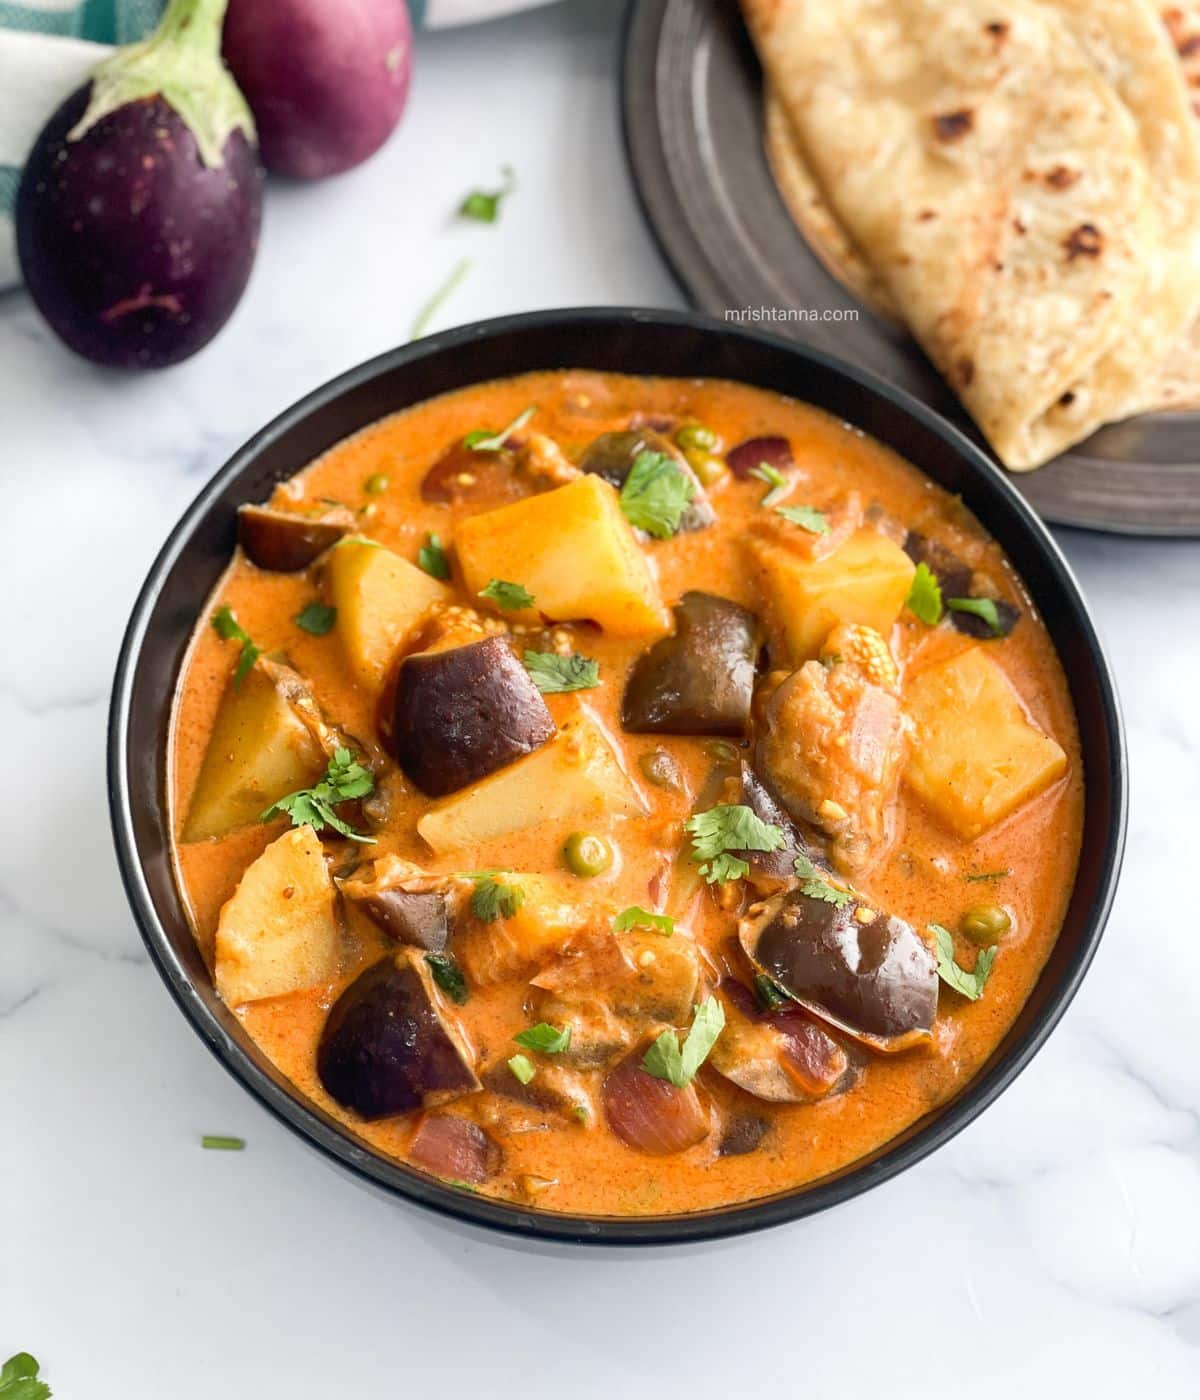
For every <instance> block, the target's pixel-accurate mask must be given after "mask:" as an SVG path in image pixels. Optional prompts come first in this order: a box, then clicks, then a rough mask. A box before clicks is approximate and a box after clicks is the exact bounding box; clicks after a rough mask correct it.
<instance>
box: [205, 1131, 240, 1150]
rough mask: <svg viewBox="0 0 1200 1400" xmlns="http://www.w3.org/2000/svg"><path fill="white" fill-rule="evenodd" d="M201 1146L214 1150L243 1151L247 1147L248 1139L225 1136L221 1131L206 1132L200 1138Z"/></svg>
mask: <svg viewBox="0 0 1200 1400" xmlns="http://www.w3.org/2000/svg"><path fill="white" fill-rule="evenodd" d="M200 1146H201V1147H207V1148H208V1149H209V1150H210V1151H213V1152H241V1151H243V1150H244V1149H245V1146H246V1139H245V1138H240V1137H224V1136H222V1135H221V1134H220V1133H205V1134H204V1136H203V1137H202V1138H201V1139H200Z"/></svg>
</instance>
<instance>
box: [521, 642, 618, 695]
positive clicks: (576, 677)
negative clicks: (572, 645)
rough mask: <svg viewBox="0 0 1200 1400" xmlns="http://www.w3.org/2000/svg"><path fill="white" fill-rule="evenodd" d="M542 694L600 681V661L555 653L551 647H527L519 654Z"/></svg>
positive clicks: (575, 688) (577, 687) (590, 684)
mask: <svg viewBox="0 0 1200 1400" xmlns="http://www.w3.org/2000/svg"><path fill="white" fill-rule="evenodd" d="M521 659H522V661H524V663H525V669H526V670H527V671H528V672H529V674H530V675H531V676H532V677H533V683H534V685H536V686H537V688H538V689H539V690H540V691H541V692H542V694H543V695H558V694H560V693H561V692H563V691H567V690H591V689H592V688H593V687H594V686H597V685H599V684H600V663H599V662H598V661H593V660H592V658H591V657H590V656H579V655H578V654H577V653H575V652H572V653H571V655H570V656H559V654H558V653H557V652H554V651H527V652H526V653H525V655H524V656H523V657H522V658H521Z"/></svg>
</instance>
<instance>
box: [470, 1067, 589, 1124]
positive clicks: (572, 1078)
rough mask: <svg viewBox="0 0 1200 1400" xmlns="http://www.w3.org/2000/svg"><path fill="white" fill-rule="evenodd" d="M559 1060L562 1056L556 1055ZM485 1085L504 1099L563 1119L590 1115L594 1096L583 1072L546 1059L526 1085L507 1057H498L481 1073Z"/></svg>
mask: <svg viewBox="0 0 1200 1400" xmlns="http://www.w3.org/2000/svg"><path fill="white" fill-rule="evenodd" d="M554 1058H555V1059H559V1058H561V1057H560V1056H555V1057H554ZM480 1078H481V1079H482V1080H483V1087H484V1088H485V1089H487V1090H489V1091H490V1092H491V1093H493V1094H497V1095H499V1096H500V1098H502V1099H511V1100H512V1102H513V1103H517V1104H521V1105H522V1106H523V1107H525V1108H527V1109H531V1110H534V1111H535V1112H537V1113H543V1114H545V1113H553V1114H556V1115H557V1116H558V1117H560V1118H565V1119H568V1120H578V1119H579V1118H580V1117H581V1116H583V1115H588V1116H590V1115H591V1114H592V1112H593V1111H594V1110H593V1104H592V1100H591V1096H590V1095H589V1094H588V1091H587V1089H586V1088H585V1087H584V1084H583V1081H582V1080H581V1078H580V1076H579V1071H578V1070H576V1069H570V1068H568V1067H567V1066H566V1065H559V1064H553V1063H550V1062H549V1061H546V1060H543V1061H542V1062H540V1063H539V1064H538V1067H537V1073H536V1074H535V1075H534V1077H533V1078H532V1079H531V1080H530V1081H529V1083H528V1084H522V1083H521V1081H520V1080H519V1079H518V1078H517V1076H516V1075H515V1074H514V1073H513V1072H512V1070H511V1069H509V1067H508V1061H507V1059H500V1060H497V1061H496V1063H495V1064H494V1065H490V1066H489V1067H488V1068H487V1069H486V1070H484V1072H483V1074H482V1075H481V1076H480Z"/></svg>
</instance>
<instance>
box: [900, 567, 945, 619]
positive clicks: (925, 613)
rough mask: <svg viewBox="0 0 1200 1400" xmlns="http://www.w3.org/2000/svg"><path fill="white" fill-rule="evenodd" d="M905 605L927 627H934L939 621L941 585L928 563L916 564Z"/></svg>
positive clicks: (940, 613) (940, 615)
mask: <svg viewBox="0 0 1200 1400" xmlns="http://www.w3.org/2000/svg"><path fill="white" fill-rule="evenodd" d="M906 606H907V608H908V610H909V612H911V613H913V614H914V615H915V616H916V617H917V618H919V619H920V620H921V621H922V622H923V623H925V625H926V626H927V627H936V626H937V625H938V623H939V622H941V620H942V585H941V584H940V583H939V582H938V577H937V574H935V573H934V572H933V570H932V569H931V568H930V567H929V565H928V564H918V565H917V572H916V573H915V574H914V575H913V581H912V587H911V588H910V589H909V590H908V599H907V602H906Z"/></svg>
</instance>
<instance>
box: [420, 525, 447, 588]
mask: <svg viewBox="0 0 1200 1400" xmlns="http://www.w3.org/2000/svg"><path fill="white" fill-rule="evenodd" d="M417 563H418V564H419V565H420V567H421V568H422V569H424V570H425V572H426V573H427V574H428V575H429V577H430V578H449V577H450V561H449V560H448V559H447V558H446V551H445V550H444V549H443V548H442V542H441V540H440V539H438V537H437V536H436V535H434V534H428V535H426V536H425V543H424V544H423V545H422V546H421V548H420V549H418V550H417Z"/></svg>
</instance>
